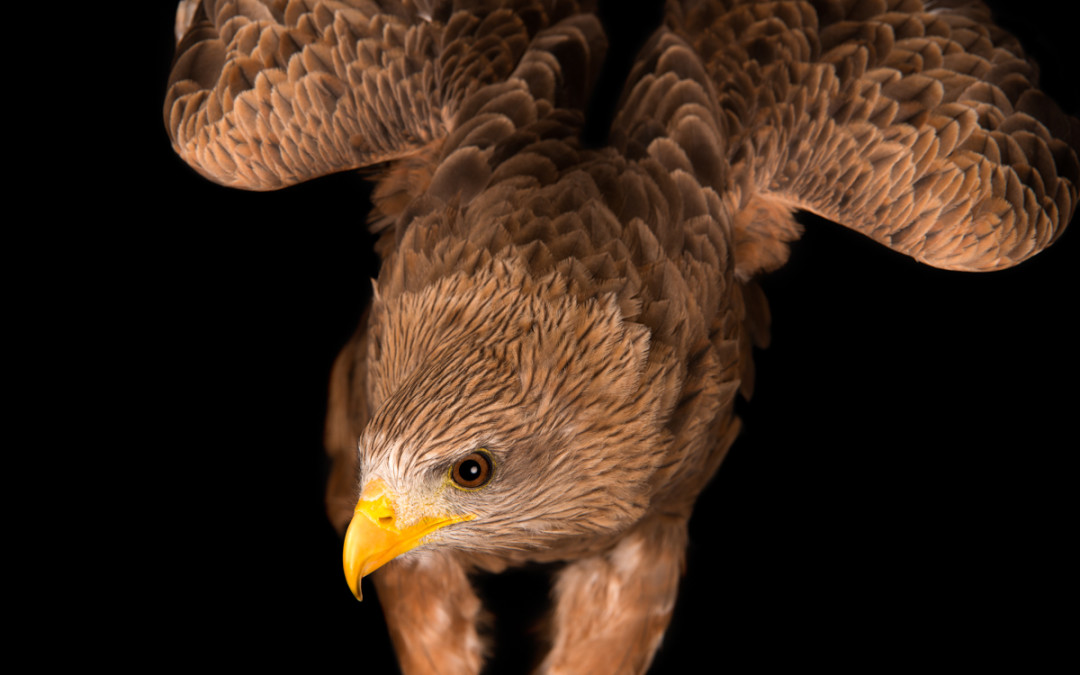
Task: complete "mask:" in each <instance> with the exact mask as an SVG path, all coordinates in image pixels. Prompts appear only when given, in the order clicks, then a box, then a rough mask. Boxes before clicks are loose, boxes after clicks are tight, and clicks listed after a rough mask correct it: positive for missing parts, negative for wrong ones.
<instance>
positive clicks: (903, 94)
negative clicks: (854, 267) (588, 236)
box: [668, 0, 1080, 271]
mask: <svg viewBox="0 0 1080 675" xmlns="http://www.w3.org/2000/svg"><path fill="white" fill-rule="evenodd" d="M668 24H669V25H670V26H672V28H673V29H674V30H675V31H676V32H677V33H679V34H680V35H682V36H683V37H684V38H685V39H687V40H688V42H690V43H691V44H692V45H693V46H694V48H695V50H696V51H697V52H698V54H699V55H700V56H701V58H702V59H703V61H704V62H705V68H706V70H707V71H708V72H709V75H710V77H711V78H712V81H713V84H714V85H715V87H716V96H717V101H718V103H719V105H720V110H721V113H720V122H721V123H722V125H723V131H724V133H725V136H726V137H727V139H728V140H729V144H730V148H731V149H730V152H729V155H728V156H729V158H730V159H731V162H732V167H731V171H732V177H731V181H732V184H733V185H734V187H735V190H734V191H733V193H732V194H731V195H730V196H729V197H730V202H731V203H732V205H733V206H732V210H733V211H734V212H735V214H736V219H737V221H740V222H741V223H742V226H741V227H740V228H739V229H740V231H739V232H738V233H737V237H738V238H741V239H743V240H746V241H751V242H756V244H755V246H754V247H753V248H752V249H748V251H751V253H753V252H755V251H761V252H763V254H764V255H763V257H762V259H761V261H759V262H757V264H755V261H749V262H747V261H745V260H741V261H740V266H741V267H746V268H749V269H751V271H752V269H753V268H754V267H761V268H764V269H771V268H772V267H775V265H776V264H777V260H780V261H781V262H782V259H783V258H784V257H785V256H786V254H784V253H782V252H781V253H778V252H777V251H776V248H775V246H769V245H764V246H762V245H758V244H760V242H766V243H767V242H769V241H785V240H790V239H792V238H793V230H792V223H791V221H790V219H785V218H784V217H783V216H782V212H784V211H787V212H790V211H791V210H792V209H796V208H799V209H806V210H809V211H813V212H815V213H817V214H819V215H822V216H825V217H827V218H830V219H832V220H834V221H836V222H838V223H841V224H843V225H845V226H847V227H850V228H852V229H855V230H857V231H859V232H862V233H863V234H866V235H867V236H870V237H871V238H873V239H875V240H876V241H879V242H881V243H883V244H885V245H886V246H889V247H891V248H893V249H895V250H897V251H900V252H902V253H905V254H907V255H910V256H912V257H914V258H916V259H918V260H920V261H922V262H925V263H928V264H931V265H934V266H937V267H942V268H947V269H960V270H992V269H998V268H1002V267H1008V266H1010V265H1014V264H1016V263H1018V262H1020V261H1022V260H1024V259H1026V258H1028V257H1029V256H1031V255H1033V254H1035V253H1036V252H1038V251H1040V250H1042V249H1043V248H1045V247H1046V246H1048V245H1049V244H1050V243H1052V242H1053V241H1054V240H1055V239H1056V238H1057V237H1058V236H1059V235H1060V234H1061V232H1062V230H1063V229H1064V228H1065V226H1066V224H1067V223H1068V222H1069V219H1070V218H1071V216H1072V213H1073V211H1074V210H1075V208H1076V202H1077V189H1078V185H1080V163H1078V161H1077V146H1078V144H1080V134H1077V133H1076V130H1077V129H1078V128H1080V124H1078V122H1077V120H1075V119H1072V118H1069V117H1068V116H1066V115H1065V114H1063V113H1062V112H1061V111H1060V109H1058V107H1057V106H1056V105H1055V104H1054V103H1053V102H1052V101H1051V100H1050V99H1049V98H1047V97H1046V96H1045V95H1043V94H1042V92H1040V91H1039V90H1038V89H1037V88H1036V84H1037V71H1036V68H1035V66H1034V65H1033V64H1032V63H1030V62H1029V61H1028V60H1027V59H1026V58H1025V56H1024V53H1023V50H1022V49H1021V48H1020V46H1019V43H1018V42H1017V41H1016V40H1015V39H1014V38H1013V37H1012V36H1010V35H1009V34H1008V33H1006V32H1005V31H1003V30H1002V29H1000V28H998V27H997V26H995V25H994V24H993V23H992V22H991V19H990V14H989V10H987V8H986V7H985V6H984V5H983V4H982V3H979V2H967V3H960V2H952V1H949V2H921V1H919V0H875V1H870V0H845V1H840V0H820V1H814V2H802V1H795V0H790V1H789V0H778V1H775V2H759V3H748V2H741V1H734V2H708V3H706V2H698V1H696V0H686V1H684V2H670V3H669V12H668ZM764 203H768V204H769V206H767V207H766V206H764ZM763 209H764V210H766V211H768V210H772V211H778V212H781V215H780V217H778V218H759V217H754V214H757V213H760V212H761V211H762V210H763ZM746 213H749V214H750V215H749V216H747V215H742V217H741V218H740V214H746Z"/></svg>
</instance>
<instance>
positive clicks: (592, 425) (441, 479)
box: [344, 279, 663, 597]
mask: <svg viewBox="0 0 1080 675" xmlns="http://www.w3.org/2000/svg"><path fill="white" fill-rule="evenodd" d="M515 283H516V284H518V288H516V289H515V290H514V292H513V293H509V294H500V293H492V292H491V289H486V290H484V292H483V293H481V294H478V295H475V296H473V295H471V294H469V293H465V294H461V295H458V296H455V295H454V294H448V293H445V290H446V289H441V291H442V292H443V295H442V296H441V297H442V303H441V304H442V307H441V309H440V312H439V313H438V314H439V315H440V316H442V317H450V316H452V317H455V319H454V320H453V321H451V322H445V321H444V322H442V325H441V327H440V325H439V324H440V321H438V320H436V319H434V318H433V313H432V312H431V311H430V306H429V305H428V304H427V300H426V299H425V298H422V297H413V298H410V297H405V296H408V295H409V294H405V296H403V297H402V298H401V299H399V301H395V302H394V303H387V305H388V306H386V307H385V308H382V309H383V310H385V311H381V312H379V313H378V314H377V315H376V321H379V320H381V319H380V317H387V318H386V320H385V323H384V324H383V325H382V326H374V325H373V331H372V334H373V335H376V336H377V337H376V338H375V340H374V343H375V344H376V345H377V346H376V348H374V349H373V351H372V353H371V354H369V361H368V365H369V389H370V390H371V391H372V393H373V396H372V397H371V398H372V400H373V402H374V406H373V407H374V408H375V410H374V411H373V415H372V418H371V420H370V421H369V423H368V426H367V427H366V428H365V430H364V432H363V434H362V436H361V438H360V441H359V453H360V455H359V456H360V462H359V465H360V472H361V478H360V497H359V500H358V502H357V506H356V510H355V513H354V516H353V519H352V522H351V523H350V525H349V530H348V532H347V534H346V542H345V550H344V564H345V570H346V576H347V579H348V582H349V584H350V587H351V588H352V590H353V592H354V593H355V594H357V596H358V597H359V581H360V578H361V577H363V576H364V575H366V574H368V573H370V572H372V571H374V570H375V569H377V568H378V567H379V566H381V565H383V564H385V563H387V562H389V561H390V560H391V559H393V558H395V557H397V556H400V555H406V554H408V555H417V554H419V552H420V551H423V550H430V549H433V548H442V549H444V550H445V549H452V550H455V551H457V552H460V553H462V554H464V555H466V556H469V557H471V559H472V562H473V563H475V564H478V565H481V566H486V567H489V568H495V567H498V566H499V564H500V562H497V561H501V565H506V564H513V563H515V562H524V561H527V560H555V559H559V558H561V557H567V556H570V555H573V554H579V553H580V551H578V550H577V549H578V548H580V547H581V546H584V545H588V546H590V547H593V546H600V545H603V542H605V541H609V540H611V539H613V538H614V537H615V536H617V535H618V534H619V533H621V532H623V531H624V530H625V529H626V528H627V527H629V526H630V525H631V524H632V523H633V522H635V521H636V520H637V519H638V518H640V516H641V514H642V513H643V512H644V510H645V508H646V507H647V506H648V502H649V490H650V485H649V477H650V476H651V475H652V473H653V472H654V471H655V469H656V465H657V462H658V458H659V457H660V456H661V455H662V453H660V452H656V450H657V448H656V446H655V444H656V443H657V442H660V440H661V437H662V434H661V433H659V432H658V430H657V428H658V426H662V425H660V424H659V422H658V420H660V419H661V418H662V417H663V415H662V414H661V412H660V410H659V408H660V407H662V405H663V402H662V401H659V400H658V399H656V398H655V396H654V395H652V394H651V393H650V392H651V391H653V390H655V388H652V387H650V386H649V383H650V382H652V381H653V378H655V377H659V376H662V375H663V372H662V371H663V369H661V368H656V367H652V364H651V362H650V359H649V340H648V334H647V332H646V331H644V329H641V328H640V327H638V326H635V325H633V324H625V323H624V322H623V321H622V319H621V317H620V316H619V310H618V308H617V306H616V305H615V303H614V302H613V301H612V302H607V303H601V302H590V303H580V302H575V301H573V300H568V299H567V297H566V295H565V294H560V295H559V297H560V298H561V299H560V300H559V302H560V303H561V304H560V305H559V306H551V304H550V302H549V301H548V299H546V298H545V297H544V294H543V293H541V292H539V291H537V292H532V293H531V292H530V289H529V287H528V285H527V284H523V283H522V281H521V280H520V279H517V280H516V281H515ZM426 292H432V293H436V294H437V293H440V289H437V288H436V289H429V291H425V293H426ZM418 295H423V293H421V294H418ZM492 298H499V299H500V301H499V302H498V303H492V302H491V299H492ZM500 304H502V305H505V306H498V305H500ZM391 305H392V306H391ZM416 308H420V310H421V311H418V312H417V311H414V309H416ZM474 312H475V314H474ZM404 315H414V316H415V317H416V320H415V321H401V320H400V318H401V317H402V316H404ZM390 317H393V318H392V319H391V318H390ZM398 325H400V326H402V327H403V329H405V330H406V331H407V339H406V336H405V335H404V334H402V335H396V336H395V335H394V332H395V330H396V328H395V326H398ZM462 326H465V327H466V328H465V329H462ZM468 326H477V327H479V328H478V329H476V330H472V329H468V328H467V327H468ZM490 326H496V327H497V330H493V331H488V330H486V329H485V327H490ZM402 350H411V353H408V354H406V353H402ZM650 443H651V444H652V445H650Z"/></svg>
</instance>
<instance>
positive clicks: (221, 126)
mask: <svg viewBox="0 0 1080 675" xmlns="http://www.w3.org/2000/svg"><path fill="white" fill-rule="evenodd" d="M192 5H193V3H191V2H184V3H182V4H181V5H180V8H179V13H178V20H177V23H178V32H179V31H180V30H181V28H183V29H184V30H185V34H184V36H183V38H182V39H180V42H179V44H178V45H177V52H176V58H175V61H174V64H173V69H172V74H171V76H170V79H169V86H168V93H167V96H166V100H165V111H164V112H165V123H166V126H167V127H168V130H169V134H170V136H171V138H172V142H173V147H174V148H175V150H176V151H177V153H179V154H180V156H181V157H183V158H184V160H185V161H187V162H188V163H189V164H191V165H192V166H193V167H195V168H196V169H197V170H198V171H199V172H200V173H202V174H203V175H204V176H206V177H207V178H210V179H211V180H214V181H216V182H218V183H221V184H223V185H227V186H230V187H239V188H246V189H252V190H272V189H276V188H281V187H285V186H287V185H292V184H294V183H298V182H301V181H304V180H307V179H310V178H314V177H317V176H321V175H325V174H328V173H332V172H336V171H343V170H348V169H353V168H357V167H362V166H367V165H371V164H374V163H378V162H383V161H388V160H393V159H398V158H401V157H405V156H408V155H410V154H412V153H417V152H422V151H423V150H424V149H425V148H427V147H429V146H431V145H432V144H433V143H437V142H438V141H439V140H440V139H442V138H444V137H445V136H446V135H447V134H448V133H449V132H450V131H452V128H451V127H452V120H453V119H454V117H455V114H456V113H457V111H458V109H459V107H460V105H461V102H462V100H464V98H465V97H467V96H468V94H469V93H470V92H472V91H475V90H476V89H477V88H478V87H480V86H482V85H484V84H486V83H490V82H497V81H500V80H503V79H505V78H506V77H507V76H508V75H509V74H510V73H511V72H512V71H513V70H514V68H515V67H516V66H517V64H518V61H519V59H520V57H521V55H522V54H523V53H524V51H525V49H526V47H527V46H528V45H529V42H530V39H531V38H532V36H534V35H535V34H536V33H537V32H538V31H539V30H541V29H543V28H544V27H545V26H547V25H549V24H551V23H553V22H555V21H557V20H558V19H559V18H561V17H562V16H563V15H567V14H573V13H574V12H576V6H575V5H574V4H573V2H560V1H558V0H550V1H549V0H518V1H515V2H509V3H495V2H484V0H476V1H475V2H469V1H465V2H454V3H451V2H442V1H439V0H431V1H430V2H423V1H415V2H409V1H407V0H406V1H398V0H288V1H286V0H203V1H202V2H201V4H199V5H198V6H197V7H194V8H193V7H192Z"/></svg>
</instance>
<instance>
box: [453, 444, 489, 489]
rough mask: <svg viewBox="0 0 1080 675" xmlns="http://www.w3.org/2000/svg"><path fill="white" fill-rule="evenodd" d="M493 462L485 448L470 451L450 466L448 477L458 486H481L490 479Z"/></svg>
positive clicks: (472, 487) (471, 487) (470, 487)
mask: <svg viewBox="0 0 1080 675" xmlns="http://www.w3.org/2000/svg"><path fill="white" fill-rule="evenodd" d="M494 468H495V463H494V462H493V461H492V460H491V455H489V454H488V453H487V451H486V450H477V451H476V452H470V453H469V454H467V455H465V456H464V457H462V458H461V459H459V460H458V461H457V463H455V464H454V466H452V467H450V478H451V479H452V480H453V481H454V482H455V483H456V484H457V486H458V487H463V488H466V489H469V490H471V489H474V488H478V487H483V486H484V485H486V484H487V482H488V481H489V480H491V471H492V469H494Z"/></svg>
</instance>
